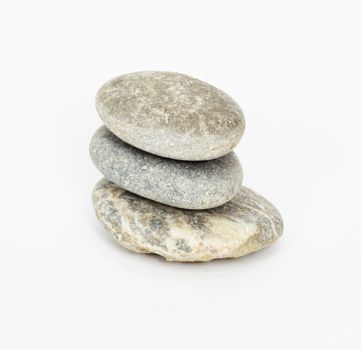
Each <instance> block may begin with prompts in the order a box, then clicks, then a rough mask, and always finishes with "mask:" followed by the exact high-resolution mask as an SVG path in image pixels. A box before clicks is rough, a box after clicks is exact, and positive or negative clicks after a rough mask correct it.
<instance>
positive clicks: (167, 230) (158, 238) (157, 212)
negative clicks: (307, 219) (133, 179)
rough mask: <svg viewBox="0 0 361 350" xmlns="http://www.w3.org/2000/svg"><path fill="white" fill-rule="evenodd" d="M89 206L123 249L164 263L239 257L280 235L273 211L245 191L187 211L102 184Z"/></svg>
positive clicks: (281, 229)
mask: <svg viewBox="0 0 361 350" xmlns="http://www.w3.org/2000/svg"><path fill="white" fill-rule="evenodd" d="M93 204H94V209H95V212H96V215H97V217H98V219H99V220H100V222H101V223H102V224H103V226H104V227H105V228H106V230H107V231H109V232H110V234H111V235H112V236H113V237H114V238H115V240H116V241H117V242H119V243H120V244H121V245H122V246H124V247H125V248H127V249H130V250H132V251H134V252H137V253H155V254H159V255H161V256H163V257H165V258H166V259H167V260H169V261H209V260H213V259H222V258H236V257H240V256H242V255H246V254H249V253H252V252H254V251H257V250H259V249H262V248H264V247H266V246H268V245H269V244H270V243H272V242H274V241H276V240H277V239H278V238H279V237H280V236H281V235H282V231H283V223H282V218H281V216H280V214H279V212H278V211H277V209H276V208H275V207H274V206H273V205H272V204H271V203H269V202H268V201H267V200H266V199H264V198H263V197H261V196H260V195H258V194H256V193H255V192H253V191H251V190H250V189H248V188H246V187H242V188H241V190H240V192H239V193H238V194H237V195H236V197H234V198H233V199H232V200H231V201H229V202H227V203H225V204H223V205H222V206H220V207H217V208H213V209H206V210H187V209H179V208H173V207H170V206H167V205H164V204H160V203H157V202H154V201H151V200H149V199H146V198H143V197H140V196H138V195H136V194H133V193H131V192H128V191H126V190H124V189H122V188H120V187H118V186H117V185H115V184H113V183H112V182H110V181H108V180H106V179H102V180H101V181H99V182H98V184H97V185H96V187H95V188H94V191H93Z"/></svg>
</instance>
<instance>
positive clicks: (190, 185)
mask: <svg viewBox="0 0 361 350" xmlns="http://www.w3.org/2000/svg"><path fill="white" fill-rule="evenodd" d="M90 155H91V158H92V160H93V162H94V164H95V166H96V167H97V168H98V169H99V171H100V172H101V173H102V174H103V175H104V176H105V177H106V178H107V179H109V180H110V181H112V182H114V183H116V184H117V185H119V186H121V187H122V188H124V189H126V190H128V191H130V192H133V193H136V194H138V195H140V196H143V197H146V198H149V199H152V200H154V201H157V202H160V203H164V204H168V205H171V206H174V207H179V208H187V209H207V208H213V207H217V206H219V205H222V204H224V203H225V202H227V201H229V200H230V199H232V198H233V197H234V196H235V195H236V194H237V192H238V191H239V189H240V186H241V182H242V177H243V175H242V168H241V165H240V163H239V161H238V158H237V156H236V155H235V154H234V153H233V152H232V153H229V154H227V155H226V156H224V157H221V158H217V159H214V160H209V161H202V162H186V161H179V160H173V159H168V158H162V157H158V156H155V155H153V154H150V153H147V152H144V151H142V150H139V149H137V148H135V147H133V146H130V145H128V144H127V143H125V142H123V141H121V140H120V139H119V138H118V137H116V136H115V135H114V134H112V133H111V132H110V131H109V130H108V129H107V128H106V127H101V128H100V129H98V131H97V132H96V133H95V135H94V136H93V138H92V141H91V144H90Z"/></svg>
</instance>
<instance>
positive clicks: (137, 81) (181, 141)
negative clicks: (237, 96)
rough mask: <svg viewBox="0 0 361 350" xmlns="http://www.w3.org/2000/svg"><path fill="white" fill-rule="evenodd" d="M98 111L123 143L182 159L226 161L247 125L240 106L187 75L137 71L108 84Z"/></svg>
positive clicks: (213, 88)
mask: <svg viewBox="0 0 361 350" xmlns="http://www.w3.org/2000/svg"><path fill="white" fill-rule="evenodd" d="M96 107H97V110H98V113H99V115H100V118H101V119H102V120H103V122H104V124H105V125H106V126H107V127H108V129H109V130H111V131H112V132H113V133H114V134H115V135H117V136H118V137H119V138H121V139H122V140H123V141H125V142H127V143H129V144H130V145H133V146H135V147H137V148H140V149H142V150H144V151H147V152H150V153H153V154H156V155H158V156H162V157H167V158H173V159H180V160H208V159H213V158H218V157H221V156H223V155H225V154H227V153H229V152H231V151H232V149H233V148H234V147H235V146H236V145H237V144H238V142H239V140H240V139H241V137H242V134H243V132H244V127H245V122H244V117H243V113H242V111H241V109H240V107H239V106H238V104H237V103H236V102H235V101H234V100H233V99H232V98H231V97H230V96H228V95H227V94H225V93H224V92H222V91H221V90H219V89H217V88H215V87H213V86H211V85H209V84H207V83H205V82H203V81H201V80H198V79H194V78H191V77H189V76H187V75H184V74H179V73H171V72H138V73H132V74H126V75H122V76H120V77H117V78H114V79H112V80H110V81H108V82H107V83H105V85H103V86H102V87H101V88H100V90H99V92H98V94H97V97H96Z"/></svg>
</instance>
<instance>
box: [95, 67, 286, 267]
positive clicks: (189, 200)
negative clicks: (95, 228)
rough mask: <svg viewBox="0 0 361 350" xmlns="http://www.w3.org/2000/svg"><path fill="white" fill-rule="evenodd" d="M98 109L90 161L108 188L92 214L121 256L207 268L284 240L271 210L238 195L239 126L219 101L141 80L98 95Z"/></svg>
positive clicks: (255, 198) (235, 109)
mask: <svg viewBox="0 0 361 350" xmlns="http://www.w3.org/2000/svg"><path fill="white" fill-rule="evenodd" d="M96 107H97V111H98V113H99V115H100V118H101V119H102V121H103V122H104V124H105V126H102V127H101V128H100V129H98V130H97V131H96V133H95V135H94V136H93V138H92V140H91V144H90V155H91V158H92V160H93V162H94V164H95V166H96V167H97V168H98V169H99V171H100V172H101V173H102V174H103V175H104V178H103V179H102V180H101V181H100V182H99V183H98V184H97V185H96V187H95V188H94V191H93V204H94V208H95V212H96V215H97V217H98V219H99V220H100V222H101V223H102V224H103V226H104V227H105V228H106V230H107V231H108V232H109V233H110V234H111V235H112V236H113V237H114V238H115V240H116V241H118V242H119V243H120V244H121V245H122V246H124V247H125V248H128V249H130V250H132V251H134V252H137V253H155V254H159V255H161V256H163V257H165V258H166V259H167V260H169V261H209V260H212V259H219V258H231V257H239V256H242V255H246V254H249V253H251V252H254V251H256V250H259V249H262V248H264V247H265V246H267V245H269V244H270V243H272V242H274V241H275V240H277V238H278V237H280V235H281V234H282V230H283V223H282V219H281V216H280V214H279V212H278V211H277V209H276V208H275V207H274V206H273V205H272V204H270V203H269V202H268V201H267V200H266V199H264V198H263V197H261V196H260V195H258V194H256V193H255V192H253V191H251V190H250V189H248V188H246V187H242V178H243V173H242V168H241V165H240V162H239V160H238V158H237V156H236V155H235V153H233V152H232V150H233V149H234V147H235V146H236V145H237V144H238V142H239V140H240V139H241V137H242V134H243V132H244V127H245V123H244V117H243V114H242V111H241V109H240V107H239V106H238V104H237V103H236V102H235V101H234V100H233V99H232V98H231V97H229V96H228V95H226V94H225V93H224V92H222V91H220V90H218V89H217V88H215V87H213V86H211V85H209V84H207V83H205V82H203V81H200V80H198V79H194V78H191V77H189V76H186V75H183V74H178V73H170V72H140V73H132V74H127V75H123V76H120V77H117V78H115V79H112V80H110V81H109V82H107V83H106V84H105V85H103V86H102V87H101V89H100V90H99V92H98V94H97V98H96Z"/></svg>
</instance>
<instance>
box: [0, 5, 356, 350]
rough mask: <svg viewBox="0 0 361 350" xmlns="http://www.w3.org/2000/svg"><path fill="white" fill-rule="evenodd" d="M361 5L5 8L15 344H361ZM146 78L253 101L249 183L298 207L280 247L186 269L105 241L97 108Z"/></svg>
mask: <svg viewBox="0 0 361 350" xmlns="http://www.w3.org/2000/svg"><path fill="white" fill-rule="evenodd" d="M360 6H361V5H360V1H358V0H355V1H351V0H343V1H341V0H340V1H332V0H331V1H330V0H328V1H326V0H325V1H321V0H309V1H286V0H285V1H280V0H276V1H266V0H265V1H260V0H249V1H227V0H222V1H195V0H193V1H186V0H182V1H156V0H151V1H146V0H144V1H120V0H118V1H65V0H63V1H31V0H26V1H25V0H24V1H16V0H8V1H6V0H5V1H4V0H0V39H1V40H0V115H1V123H0V160H1V163H0V164H1V172H0V176H1V191H0V195H1V197H0V215H1V217H0V348H1V349H4V350H12V349H37V350H42V349H52V350H53V349H55V350H56V349H62V350H64V349H77V350H78V349H87V350H92V349H144V348H145V347H149V348H154V349H196V348H197V349H227V348H232V349H235V348H242V349H243V348H244V349H247V350H252V349H277V350H279V349H302V350H303V349H341V348H342V349H348V350H353V349H358V350H359V349H360V348H361V316H360V315H361V252H360V250H361V247H360V245H361V223H360V217H361V186H360V179H361V165H360V150H361V141H360V133H361V122H360V118H361V106H360V105H361V103H360V92H361V89H360V88H361V83H360V82H361V69H360V65H361V50H360V41H361V40H360V36H361V20H360V18H361V7H360ZM139 70H171V71H177V72H182V73H186V74H189V75H192V76H194V77H197V78H200V79H202V80H206V81H208V82H209V83H211V84H213V85H216V86H217V87H219V88H221V89H223V90H224V91H226V92H227V93H229V94H230V95H231V96H232V97H234V98H235V99H236V100H237V101H238V102H239V104H240V105H241V107H242V109H243V111H244V113H245V117H246V123H247V126H246V132H245V135H244V137H243V139H242V140H241V143H240V144H239V146H238V147H237V154H238V156H239V157H240V159H241V162H242V164H243V168H244V172H245V180H244V183H245V184H246V185H247V186H249V187H251V188H252V189H254V190H256V191H257V192H259V193H261V194H262V195H264V196H265V197H266V198H268V199H269V200H270V201H271V202H273V203H274V204H275V205H276V206H277V207H278V209H279V210H280V212H281V213H282V215H283V218H284V221H285V230H284V235H283V237H282V238H281V239H280V241H279V242H278V243H277V244H275V245H274V246H272V247H269V248H268V249H266V250H264V251H261V252H259V253H256V254H253V255H251V256H248V257H245V258H241V259H238V260H227V261H215V262H211V263H198V264H180V263H167V262H165V261H164V260H163V259H161V258H158V257H156V256H144V255H137V254H133V253H130V252H128V251H126V250H125V249H123V248H121V247H120V246H119V245H117V244H116V243H115V242H113V241H112V239H111V238H110V237H109V236H108V235H107V234H106V232H105V231H104V229H103V228H102V227H101V225H100V223H98V221H97V220H96V218H95V214H94V212H93V209H92V205H91V200H90V195H91V191H92V187H93V186H94V184H95V183H96V181H98V179H100V177H101V176H100V174H99V173H98V172H97V170H96V169H95V167H94V166H93V165H92V164H91V161H90V159H89V156H88V143H89V140H90V137H91V136H92V133H93V132H94V131H95V129H96V128H97V127H98V126H99V125H100V124H101V122H100V119H99V118H98V116H97V113H96V111H95V107H94V97H95V93H96V91H97V89H98V88H99V87H100V86H101V84H103V83H104V82H105V81H106V80H108V79H109V78H112V77H114V76H117V75H120V74H123V73H128V72H132V71H139Z"/></svg>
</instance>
